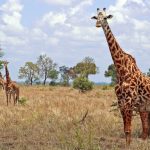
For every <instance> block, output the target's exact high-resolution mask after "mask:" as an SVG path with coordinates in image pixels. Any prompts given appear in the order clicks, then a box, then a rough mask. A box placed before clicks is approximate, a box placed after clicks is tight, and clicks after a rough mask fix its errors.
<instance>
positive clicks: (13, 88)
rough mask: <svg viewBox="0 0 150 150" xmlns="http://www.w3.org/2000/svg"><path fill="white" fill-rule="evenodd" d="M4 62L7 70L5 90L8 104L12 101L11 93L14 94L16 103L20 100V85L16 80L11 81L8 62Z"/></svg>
mask: <svg viewBox="0 0 150 150" xmlns="http://www.w3.org/2000/svg"><path fill="white" fill-rule="evenodd" d="M3 64H4V66H5V72H6V83H5V92H6V99H7V106H8V103H9V102H11V95H12V96H13V100H14V105H15V104H17V102H18V100H19V86H18V85H17V84H16V82H15V81H11V78H10V76H9V71H8V67H7V65H8V62H7V61H3Z"/></svg>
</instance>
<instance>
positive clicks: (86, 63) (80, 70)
mask: <svg viewBox="0 0 150 150" xmlns="http://www.w3.org/2000/svg"><path fill="white" fill-rule="evenodd" d="M74 70H75V72H76V73H77V74H80V75H81V76H84V77H86V78H88V76H89V75H90V74H96V73H97V72H98V68H97V66H96V64H95V62H94V59H93V58H91V57H85V58H84V59H83V61H81V62H79V63H77V65H76V66H75V67H74Z"/></svg>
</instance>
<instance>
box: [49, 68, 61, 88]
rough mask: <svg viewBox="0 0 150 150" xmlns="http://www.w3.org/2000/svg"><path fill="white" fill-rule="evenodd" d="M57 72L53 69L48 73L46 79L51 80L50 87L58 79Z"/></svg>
mask: <svg viewBox="0 0 150 150" xmlns="http://www.w3.org/2000/svg"><path fill="white" fill-rule="evenodd" d="M58 75H59V71H57V70H56V69H53V70H51V71H50V72H49V74H48V78H49V79H51V82H50V85H55V84H56V83H55V82H56V80H57V79H58Z"/></svg>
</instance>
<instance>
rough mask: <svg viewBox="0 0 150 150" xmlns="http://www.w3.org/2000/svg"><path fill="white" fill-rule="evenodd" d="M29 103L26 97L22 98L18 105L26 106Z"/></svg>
mask: <svg viewBox="0 0 150 150" xmlns="http://www.w3.org/2000/svg"><path fill="white" fill-rule="evenodd" d="M26 102H27V99H26V98H25V97H22V98H20V99H19V100H18V103H19V104H21V105H25V104H26Z"/></svg>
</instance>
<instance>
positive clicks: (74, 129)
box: [0, 86, 150, 150]
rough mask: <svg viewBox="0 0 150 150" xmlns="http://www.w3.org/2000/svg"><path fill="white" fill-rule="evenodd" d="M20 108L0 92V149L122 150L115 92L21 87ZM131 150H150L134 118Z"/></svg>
mask: <svg viewBox="0 0 150 150" xmlns="http://www.w3.org/2000/svg"><path fill="white" fill-rule="evenodd" d="M21 100H22V101H21V102H20V103H19V105H18V106H15V107H14V106H13V104H11V105H10V106H8V107H7V106H6V100H5V94H4V91H2V90H1V91H0V150H8V149H9V150H11V149H12V150H13V149H15V150H123V149H125V138H124V133H123V123H122V118H121V116H120V112H119V110H118V109H116V110H113V109H114V108H112V107H111V104H112V103H113V101H115V100H116V97H115V94H114V90H113V88H105V87H95V88H94V90H93V91H91V92H88V93H85V94H82V93H79V92H78V91H77V90H75V89H72V88H71V87H49V86H47V87H43V86H33V87H30V86H29V87H27V86H21ZM132 124H133V127H132V128H133V132H132V144H131V146H130V149H131V150H148V149H150V140H146V141H142V140H140V139H139V138H138V136H139V135H140V132H141V122H140V118H139V115H136V116H134V118H133V123H132Z"/></svg>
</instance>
